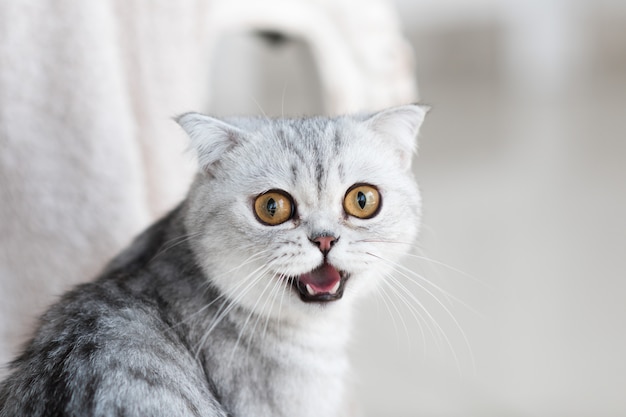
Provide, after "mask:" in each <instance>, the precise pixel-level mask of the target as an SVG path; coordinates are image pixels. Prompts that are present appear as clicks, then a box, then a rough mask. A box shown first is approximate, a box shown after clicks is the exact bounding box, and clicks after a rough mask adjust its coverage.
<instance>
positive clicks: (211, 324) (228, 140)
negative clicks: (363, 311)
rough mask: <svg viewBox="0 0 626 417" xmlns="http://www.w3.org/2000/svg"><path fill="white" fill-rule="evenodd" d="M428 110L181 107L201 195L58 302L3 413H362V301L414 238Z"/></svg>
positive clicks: (14, 370)
mask: <svg viewBox="0 0 626 417" xmlns="http://www.w3.org/2000/svg"><path fill="white" fill-rule="evenodd" d="M426 112H427V108H426V107H425V106H422V105H417V104H413V105H405V106H398V107H393V108H389V109H386V110H382V111H379V112H376V113H373V114H369V115H346V116H339V117H333V118H331V117H308V118H300V119H298V118H275V119H269V118H263V117H248V118H246V117H238V118H223V119H218V118H214V117H210V116H206V115H202V114H199V113H187V114H184V115H182V116H180V117H179V118H178V119H177V121H178V123H179V124H180V125H181V126H182V128H183V129H184V130H185V131H186V133H187V134H188V136H189V138H190V142H191V147H192V148H193V149H195V151H196V153H197V159H198V165H199V170H198V174H197V176H196V178H195V180H194V182H193V184H192V185H191V188H190V191H189V193H188V196H187V198H186V199H185V200H184V201H183V202H182V203H181V204H180V205H179V206H178V207H177V208H175V209H174V210H172V211H171V212H170V213H169V214H167V215H166V216H165V217H164V218H162V219H161V220H159V221H158V222H156V223H155V224H154V225H152V226H151V227H150V228H148V229H147V230H146V231H145V232H143V233H142V234H141V235H140V236H139V237H137V238H136V240H135V241H134V242H133V243H132V244H131V245H130V246H129V247H128V248H127V249H126V250H124V251H123V252H122V253H121V254H120V255H118V256H117V257H116V258H114V259H113V260H112V261H111V262H110V263H109V264H108V266H107V267H106V268H105V270H104V271H103V273H102V274H101V275H100V276H99V277H98V278H97V279H96V280H95V281H93V282H91V283H86V284H83V285H81V286H79V287H77V288H75V289H74V290H73V291H71V292H69V293H68V294H66V295H64V296H63V297H62V299H61V300H60V301H59V302H58V303H56V305H54V306H53V307H52V308H51V309H50V310H49V311H48V312H47V313H45V314H44V316H43V317H42V319H41V322H40V326H39V328H38V330H37V332H36V335H35V337H34V338H33V339H32V340H31V341H30V342H29V343H28V344H27V345H26V347H25V350H24V351H23V353H22V354H21V355H20V356H19V357H18V358H17V359H16V360H15V361H14V362H13V363H12V364H11V373H10V375H9V377H8V378H7V379H6V380H5V381H4V382H3V383H2V385H1V386H0V416H2V417H9V416H10V417H22V416H31V417H35V416H137V417H139V416H168V417H177V416H212V417H213V416H215V417H217V416H220V417H226V416H231V417H239V416H289V417H297V416H301V417H307V416H325V417H331V416H346V415H349V413H350V408H351V406H350V401H349V399H348V398H349V396H348V387H347V379H348V370H349V368H348V357H347V353H346V344H347V342H348V339H349V334H350V322H351V315H352V310H353V306H354V303H355V300H357V299H359V298H361V296H362V295H363V294H367V293H368V292H370V291H372V290H373V289H374V288H376V286H377V284H378V283H379V282H380V280H382V279H384V277H385V275H386V274H390V273H392V266H391V264H390V262H396V261H397V260H398V259H399V258H400V256H401V255H402V254H401V252H402V248H406V247H407V246H406V243H410V242H412V241H414V239H415V238H416V237H417V234H418V229H419V224H420V216H421V215H420V212H421V198H420V194H419V192H418V188H417V184H416V181H415V179H414V178H413V175H412V172H411V160H412V156H413V153H414V150H415V148H416V136H417V134H418V131H419V128H420V125H421V124H422V121H423V120H424V117H425V114H426ZM394 243H397V245H394ZM390 245H393V246H394V248H393V249H394V250H393V251H389V250H388V249H389V246H390ZM382 253H384V254H385V256H384V257H383V256H382V255H381V254H382Z"/></svg>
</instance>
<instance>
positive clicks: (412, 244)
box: [355, 238, 495, 290]
mask: <svg viewBox="0 0 626 417" xmlns="http://www.w3.org/2000/svg"><path fill="white" fill-rule="evenodd" d="M355 242H358V243H390V244H398V245H407V246H410V247H411V248H412V249H415V250H417V251H419V252H421V255H418V254H415V253H411V252H406V251H404V250H398V251H397V253H402V254H403V255H404V256H408V257H411V258H415V259H419V260H422V261H426V262H430V263H432V264H434V265H437V266H441V267H443V268H446V269H448V270H450V271H452V272H454V273H457V274H459V275H461V276H464V277H466V278H469V279H471V280H472V281H475V282H477V283H478V284H480V285H482V286H484V287H486V288H488V289H489V290H494V289H495V288H494V287H493V286H492V285H490V284H488V283H486V282H484V281H483V280H481V279H480V278H478V277H476V276H474V275H472V274H469V273H467V272H465V271H463V270H461V269H459V268H456V267H454V266H452V265H450V264H448V263H445V262H443V261H440V260H437V259H434V258H431V257H429V256H426V255H425V254H424V251H423V249H422V248H421V247H420V245H419V244H417V243H415V242H403V241H399V240H390V239H371V238H370V239H359V240H356V241H355Z"/></svg>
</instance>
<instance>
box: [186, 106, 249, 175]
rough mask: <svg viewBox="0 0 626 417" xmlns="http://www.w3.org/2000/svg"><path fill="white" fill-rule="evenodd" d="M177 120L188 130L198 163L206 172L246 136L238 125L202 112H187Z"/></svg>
mask: <svg viewBox="0 0 626 417" xmlns="http://www.w3.org/2000/svg"><path fill="white" fill-rule="evenodd" d="M175 120H176V122H177V123H178V124H179V125H180V126H181V127H182V128H183V130H185V132H187V136H189V139H191V147H192V148H193V149H194V150H195V151H196V154H197V156H198V164H199V165H200V168H202V170H203V171H205V172H210V171H211V166H212V165H213V164H214V163H215V162H216V161H218V160H219V159H220V158H221V157H222V155H223V154H224V153H225V152H226V151H228V150H229V149H230V148H232V147H233V146H235V145H236V144H237V143H239V141H240V140H241V138H242V137H243V136H245V133H244V131H243V130H241V129H239V128H238V127H236V126H233V125H231V124H229V123H227V122H225V121H223V120H220V119H217V118H215V117H210V116H206V115H204V114H200V113H193V112H192V113H185V114H183V115H181V116H178V117H177V118H175Z"/></svg>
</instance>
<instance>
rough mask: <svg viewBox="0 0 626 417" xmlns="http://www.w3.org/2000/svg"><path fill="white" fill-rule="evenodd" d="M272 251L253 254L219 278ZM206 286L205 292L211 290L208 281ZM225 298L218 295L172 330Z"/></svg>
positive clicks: (237, 287) (238, 286)
mask: <svg viewBox="0 0 626 417" xmlns="http://www.w3.org/2000/svg"><path fill="white" fill-rule="evenodd" d="M270 251H271V250H270V249H267V250H262V251H259V252H257V253H254V254H252V255H250V256H249V257H248V258H247V259H245V260H244V261H243V262H241V263H240V264H239V265H237V266H236V267H234V268H231V269H230V270H228V271H226V272H225V273H223V274H221V275H219V276H218V277H220V276H225V275H230V274H232V273H235V272H237V271H239V270H240V269H241V268H243V267H244V266H246V265H248V264H250V263H252V262H254V261H256V260H257V259H259V258H261V257H262V255H263V254H265V253H267V252H270ZM258 269H260V268H257V270H255V271H253V272H252V274H254V273H256V272H257V271H258ZM246 279H247V277H244V279H243V280H242V281H241V282H240V283H239V284H238V285H237V286H236V287H235V288H234V289H235V290H238V289H239V288H240V287H241V286H243V285H244V284H245V281H246ZM204 286H205V287H206V288H205V289H204V291H205V292H206V291H207V290H208V289H209V288H210V282H209V281H208V280H207V281H206V283H204ZM225 298H226V295H225V294H220V295H218V296H217V297H215V298H214V299H213V300H211V302H210V303H207V304H205V305H204V306H202V308H200V309H199V310H198V311H196V312H194V313H192V314H190V315H188V316H187V317H186V318H184V319H183V320H181V321H180V322H179V323H177V324H175V325H172V328H174V327H176V326H180V325H182V324H184V323H187V322H189V321H190V320H192V319H193V318H194V317H196V316H198V315H200V314H202V313H203V312H204V311H206V310H207V309H208V308H210V307H211V306H212V305H213V304H215V303H216V302H218V301H221V300H223V299H225Z"/></svg>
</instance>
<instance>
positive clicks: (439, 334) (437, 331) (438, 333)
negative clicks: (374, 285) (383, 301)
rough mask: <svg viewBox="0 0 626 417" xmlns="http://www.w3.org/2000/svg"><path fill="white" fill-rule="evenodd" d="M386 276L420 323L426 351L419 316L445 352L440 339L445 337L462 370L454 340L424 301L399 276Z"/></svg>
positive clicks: (441, 350)
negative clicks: (453, 343)
mask: <svg viewBox="0 0 626 417" xmlns="http://www.w3.org/2000/svg"><path fill="white" fill-rule="evenodd" d="M386 276H387V279H389V281H385V285H388V286H389V287H390V288H392V290H393V292H394V294H395V295H396V296H397V297H398V298H399V299H400V300H401V301H402V302H403V303H404V304H405V305H406V306H407V308H408V309H409V312H410V313H411V314H412V315H413V318H415V320H416V322H417V323H418V326H419V327H420V332H421V334H422V337H423V346H424V352H425V351H426V338H425V334H424V331H423V329H422V328H421V325H420V320H419V318H421V320H422V321H423V322H424V324H425V325H426V328H427V329H428V332H429V333H430V335H431V336H432V337H433V340H434V341H435V343H436V345H437V347H438V349H439V351H440V352H443V349H442V348H441V342H440V340H441V339H443V341H444V342H445V344H446V345H447V346H448V349H449V350H450V352H451V353H452V356H453V358H454V361H455V364H456V366H457V369H459V371H460V369H461V368H460V362H459V360H458V356H457V354H456V351H455V349H454V347H453V345H452V342H451V341H450V339H449V337H448V336H447V334H446V332H445V331H444V330H443V328H442V327H441V325H440V324H439V323H438V322H437V320H436V319H435V318H434V316H433V315H432V314H431V313H430V312H429V311H428V309H427V308H426V306H424V304H422V302H421V301H420V300H419V299H418V298H417V297H416V296H415V295H414V294H413V293H412V292H411V291H409V289H408V288H406V287H405V286H404V285H402V283H401V282H400V281H399V280H398V279H397V278H395V277H394V276H393V275H391V274H387V275H386ZM394 285H396V286H397V287H398V288H396V287H394ZM403 293H404V294H406V296H408V297H409V299H410V301H412V302H413V303H415V304H416V305H417V306H418V307H419V308H420V309H421V310H422V311H423V312H424V313H425V314H426V317H427V318H428V320H426V318H425V317H424V316H423V315H422V314H421V313H420V312H419V310H417V308H416V307H415V306H414V305H413V304H411V303H410V302H409V300H407V298H406V297H405V296H404V295H403ZM418 316H419V318H418ZM429 323H430V324H429ZM431 326H432V327H431ZM433 327H434V330H433Z"/></svg>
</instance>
